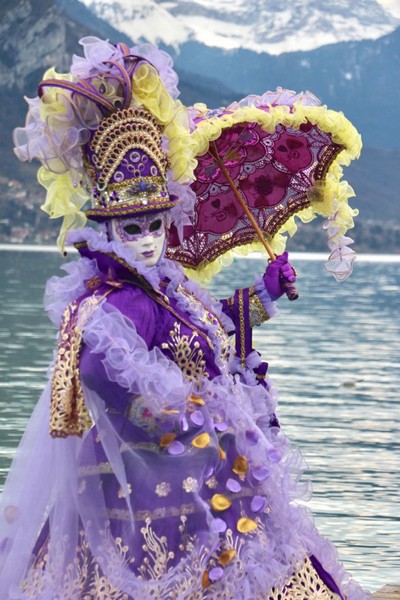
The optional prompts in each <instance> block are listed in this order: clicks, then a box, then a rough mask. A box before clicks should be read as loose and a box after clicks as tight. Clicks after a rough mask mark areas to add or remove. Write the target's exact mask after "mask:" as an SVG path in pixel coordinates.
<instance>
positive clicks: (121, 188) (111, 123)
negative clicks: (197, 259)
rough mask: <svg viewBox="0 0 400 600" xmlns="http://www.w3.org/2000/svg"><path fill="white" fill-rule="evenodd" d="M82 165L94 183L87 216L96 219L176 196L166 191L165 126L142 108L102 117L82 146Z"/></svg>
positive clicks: (165, 205) (159, 206)
mask: <svg viewBox="0 0 400 600" xmlns="http://www.w3.org/2000/svg"><path fill="white" fill-rule="evenodd" d="M84 166H85V168H86V171H87V173H88V175H89V177H90V180H91V182H92V184H93V188H92V208H91V209H89V210H87V211H86V216H87V217H88V218H90V219H93V220H95V221H103V220H105V219H109V218H111V217H116V216H129V215H132V214H138V213H143V212H147V211H150V210H167V209H169V208H172V207H173V206H175V205H176V203H177V201H178V198H177V197H176V196H170V195H169V193H168V187H167V170H168V167H169V160H168V157H167V155H166V154H165V152H164V151H163V149H162V127H161V126H160V124H159V123H158V122H157V120H156V119H155V118H154V117H153V116H152V115H151V114H150V113H149V112H148V111H147V110H145V109H143V108H135V107H131V108H126V109H122V110H119V111H117V112H116V113H114V114H112V115H111V116H110V117H107V118H105V119H102V121H101V122H100V124H99V127H98V129H97V130H96V131H95V132H94V134H93V135H92V137H91V140H90V142H88V143H87V144H86V145H85V146H84Z"/></svg>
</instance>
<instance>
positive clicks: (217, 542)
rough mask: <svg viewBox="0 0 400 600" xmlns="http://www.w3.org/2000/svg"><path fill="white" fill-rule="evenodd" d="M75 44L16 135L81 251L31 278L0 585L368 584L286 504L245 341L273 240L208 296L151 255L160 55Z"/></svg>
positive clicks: (265, 394) (80, 590) (169, 158)
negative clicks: (28, 349)
mask: <svg viewBox="0 0 400 600" xmlns="http://www.w3.org/2000/svg"><path fill="white" fill-rule="evenodd" d="M82 43H83V45H84V49H85V57H84V58H79V57H74V60H73V63H72V67H71V72H70V73H69V74H68V75H58V74H56V73H55V72H54V71H51V72H48V73H47V74H46V76H45V78H44V80H43V81H42V82H41V83H40V86H39V97H38V98H36V99H35V100H30V101H29V104H30V110H29V113H28V119H27V124H26V127H25V128H23V129H20V130H17V132H16V135H15V140H16V145H17V153H18V156H19V157H20V158H22V159H24V160H26V159H31V158H38V159H39V160H41V162H42V165H43V166H42V167H41V169H40V172H39V179H40V181H41V182H42V183H43V184H44V186H45V187H46V188H47V199H46V203H45V209H46V210H47V211H48V212H49V213H50V214H51V216H52V217H57V216H63V217H64V222H63V227H62V231H61V234H60V239H59V243H60V246H61V247H62V248H63V247H64V240H65V236H66V233H67V230H71V231H70V232H69V233H68V237H67V238H66V239H67V241H68V243H70V244H74V245H75V247H76V248H77V249H78V251H79V254H80V258H79V259H78V260H72V261H71V262H69V263H67V264H66V265H65V266H64V267H63V269H64V270H65V272H66V274H65V276H64V277H53V278H51V279H50V280H49V282H48V285H47V288H46V296H45V305H46V309H47V311H48V314H49V316H50V318H51V320H52V322H53V323H54V324H55V325H56V326H57V327H59V342H58V350H57V352H56V355H55V359H54V362H53V364H52V367H51V372H50V376H49V383H48V385H47V387H46V389H45V390H44V392H43V395H42V397H41V399H40V400H39V402H38V404H37V406H36V408H35V410H34V412H33V415H32V418H31V420H30V422H29V425H28V427H27V430H26V433H25V435H24V437H23V439H22V441H21V444H20V447H19V449H18V451H17V455H16V458H15V460H14V462H13V464H12V467H11V469H10V474H9V477H8V479H7V482H6V484H5V488H4V492H3V496H2V501H1V510H0V519H1V527H0V534H1V536H0V537H1V540H0V597H1V598H2V599H3V598H4V599H11V598H12V599H17V598H18V599H22V598H23V599H25V598H35V599H37V600H45V599H46V600H49V599H50V598H51V599H54V598H63V599H71V600H72V599H85V600H89V599H90V598H96V599H101V598H103V599H104V600H106V599H107V600H131V599H134V600H139V599H140V600H150V599H152V600H155V599H160V600H167V599H168V600H169V599H173V598H174V599H182V600H183V599H187V600H196V599H198V600H200V599H204V600H207V599H210V600H211V599H217V598H218V599H223V598H226V599H227V600H228V599H229V600H233V599H237V600H239V599H240V600H246V599H247V600H250V599H252V600H266V599H270V600H273V599H276V600H278V599H283V598H291V599H295V598H296V599H300V598H301V599H305V598H309V599H311V598H313V599H316V598H319V599H329V600H338V599H344V598H349V599H351V600H358V599H362V598H366V597H367V596H366V594H365V593H364V592H363V591H362V590H361V589H360V588H359V586H358V585H357V584H356V583H355V582H353V581H352V580H351V579H350V577H349V576H348V574H347V573H346V572H345V570H344V568H343V567H342V566H341V565H340V563H339V560H338V558H337V554H336V551H335V550H334V548H333V547H332V546H331V544H330V543H329V542H328V541H326V540H325V539H323V538H322V537H321V536H320V535H319V533H318V532H317V530H316V528H315V526H314V524H313V521H312V518H311V517H310V515H309V513H308V511H307V509H306V508H305V507H304V505H303V504H302V503H296V499H300V500H301V499H302V498H305V497H306V496H307V486H304V485H303V484H301V483H300V482H299V476H300V474H301V472H302V469H303V463H302V459H301V456H300V454H299V453H298V451H293V450H291V448H290V445H289V442H288V440H287V438H286V437H285V435H284V433H283V432H282V431H281V429H280V426H279V423H278V420H277V418H276V416H275V410H276V392H275V391H274V388H273V386H272V384H271V382H270V381H269V379H268V377H267V375H266V371H267V365H266V364H265V363H263V362H262V361H261V358H260V356H259V354H258V353H257V352H256V351H255V350H253V348H252V347H251V328H252V327H253V326H255V325H260V324H261V323H262V322H264V321H265V320H267V319H268V318H270V317H272V316H273V315H274V312H275V306H274V301H275V300H277V299H278V298H279V297H280V296H281V295H282V294H283V292H284V291H285V286H287V285H289V286H290V285H292V284H293V282H294V280H295V274H294V271H293V269H292V267H291V266H290V263H289V262H288V260H287V254H286V253H284V254H282V255H281V256H279V257H278V258H277V260H276V261H274V262H272V263H271V264H270V265H269V266H268V267H267V269H266V272H265V275H264V276H263V277H262V278H261V277H260V278H258V279H257V280H256V282H255V284H254V286H253V287H251V288H249V289H245V290H238V291H237V292H236V293H235V295H234V297H233V298H231V299H227V300H223V301H221V302H219V301H217V300H215V299H213V298H212V297H211V296H210V295H209V293H208V292H206V291H205V290H204V289H202V288H200V287H199V286H198V285H197V284H195V283H194V282H193V281H191V280H189V279H188V278H187V277H186V276H185V274H184V272H183V270H182V267H181V266H180V265H179V264H178V263H176V262H175V261H172V260H170V259H168V258H166V255H165V252H166V245H167V233H168V229H169V228H170V227H171V226H172V225H173V226H174V228H175V231H176V232H178V235H179V234H182V231H183V229H184V227H185V226H186V225H187V224H188V223H189V215H190V210H191V207H192V204H193V191H192V190H191V188H190V183H191V181H192V178H193V168H194V166H195V161H194V158H193V155H192V154H191V152H192V150H191V141H190V140H191V137H190V136H191V128H192V125H191V121H190V115H189V113H188V111H187V109H186V108H185V107H184V106H183V105H182V104H181V103H180V102H179V101H178V100H177V99H176V97H177V90H176V82H177V78H176V74H175V73H174V71H173V69H172V64H171V60H170V58H169V57H168V55H166V54H165V53H163V52H160V51H158V50H156V49H154V48H152V47H151V46H149V45H144V46H142V47H135V48H132V49H129V48H128V47H127V46H126V45H124V44H117V45H115V46H114V45H112V44H110V43H108V42H103V41H101V40H97V39H96V38H85V39H84V40H82ZM89 196H91V198H92V207H91V208H89V209H88V210H87V211H86V213H83V211H82V207H83V206H84V204H85V202H86V201H87V199H88V197H89ZM86 217H87V218H89V219H91V220H92V221H95V222H97V223H98V224H99V226H98V227H99V229H95V228H93V227H83V225H84V224H85V218H86ZM230 336H233V338H232V339H230ZM232 340H233V342H232ZM232 343H233V345H234V347H233V346H232ZM49 429H50V431H49Z"/></svg>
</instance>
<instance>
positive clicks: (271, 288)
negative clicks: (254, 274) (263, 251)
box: [263, 252, 296, 300]
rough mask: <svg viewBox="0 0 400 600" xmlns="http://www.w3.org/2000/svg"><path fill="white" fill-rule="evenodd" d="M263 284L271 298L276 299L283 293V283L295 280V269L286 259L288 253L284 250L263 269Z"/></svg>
mask: <svg viewBox="0 0 400 600" xmlns="http://www.w3.org/2000/svg"><path fill="white" fill-rule="evenodd" d="M263 280H264V285H265V289H266V290H267V292H268V294H269V295H270V298H271V300H277V299H278V298H280V297H281V296H282V295H283V294H284V293H285V291H286V290H285V288H284V284H285V283H287V282H289V283H294V282H295V281H296V275H295V271H294V269H293V267H292V265H291V264H290V262H289V261H288V253H287V252H284V253H283V254H281V255H280V256H278V258H277V259H276V260H274V261H273V262H272V263H270V264H269V265H268V267H267V268H266V270H265V273H264V276H263Z"/></svg>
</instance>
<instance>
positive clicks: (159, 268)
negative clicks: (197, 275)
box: [67, 227, 185, 292]
mask: <svg viewBox="0 0 400 600" xmlns="http://www.w3.org/2000/svg"><path fill="white" fill-rule="evenodd" d="M67 241H68V243H69V244H72V245H74V246H75V247H76V248H77V250H78V252H79V253H80V255H81V256H82V257H84V258H88V259H95V260H96V262H97V265H98V268H99V270H100V272H101V273H103V274H104V275H106V276H109V275H111V277H115V278H116V279H137V280H140V281H142V282H146V283H147V284H148V285H149V286H150V287H151V288H152V289H153V290H155V291H157V292H159V291H161V282H162V281H165V280H174V281H183V280H184V279H185V276H184V274H183V271H182V268H181V267H180V265H178V264H177V263H176V262H174V261H171V260H169V259H167V258H165V257H163V258H161V259H160V261H159V262H158V263H157V265H155V266H153V267H148V266H146V265H144V264H143V262H141V261H138V260H135V258H134V256H133V254H132V252H131V251H130V250H129V249H128V248H126V246H124V244H122V243H121V242H118V241H116V240H113V241H108V240H107V238H106V236H105V235H104V234H103V232H98V231H96V230H95V229H92V228H90V227H84V228H83V229H80V230H76V231H71V232H70V233H69V235H68V238H67Z"/></svg>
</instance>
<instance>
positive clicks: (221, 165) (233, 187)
mask: <svg viewBox="0 0 400 600" xmlns="http://www.w3.org/2000/svg"><path fill="white" fill-rule="evenodd" d="M209 153H210V154H211V156H212V157H213V158H214V159H215V161H216V163H217V165H218V166H219V168H220V169H221V171H222V173H223V174H224V177H225V179H226V180H227V182H228V183H229V186H230V188H231V190H232V192H233V193H234V194H235V198H236V199H237V201H238V202H239V203H240V205H241V207H242V208H243V210H244V212H245V213H246V215H247V216H248V219H249V221H250V223H251V224H252V225H253V227H254V230H255V232H256V233H257V235H258V237H259V238H260V241H261V243H262V244H263V246H264V248H265V249H266V251H267V252H268V254H269V257H270V259H271V260H275V259H276V256H275V254H274V252H273V250H272V248H271V246H270V245H269V244H268V242H267V240H266V239H265V238H264V234H263V232H262V230H261V228H260V226H259V224H258V223H257V221H256V220H255V218H254V217H253V215H252V214H251V210H250V209H249V207H248V206H247V204H246V202H245V201H244V200H243V198H242V196H241V195H240V193H239V190H238V189H237V187H236V185H235V182H234V181H233V179H232V177H231V176H230V173H229V171H228V169H227V168H226V166H225V165H224V163H223V160H222V159H221V157H220V156H219V154H218V150H217V149H216V147H215V144H213V145H212V146H211V145H210V148H209Z"/></svg>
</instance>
